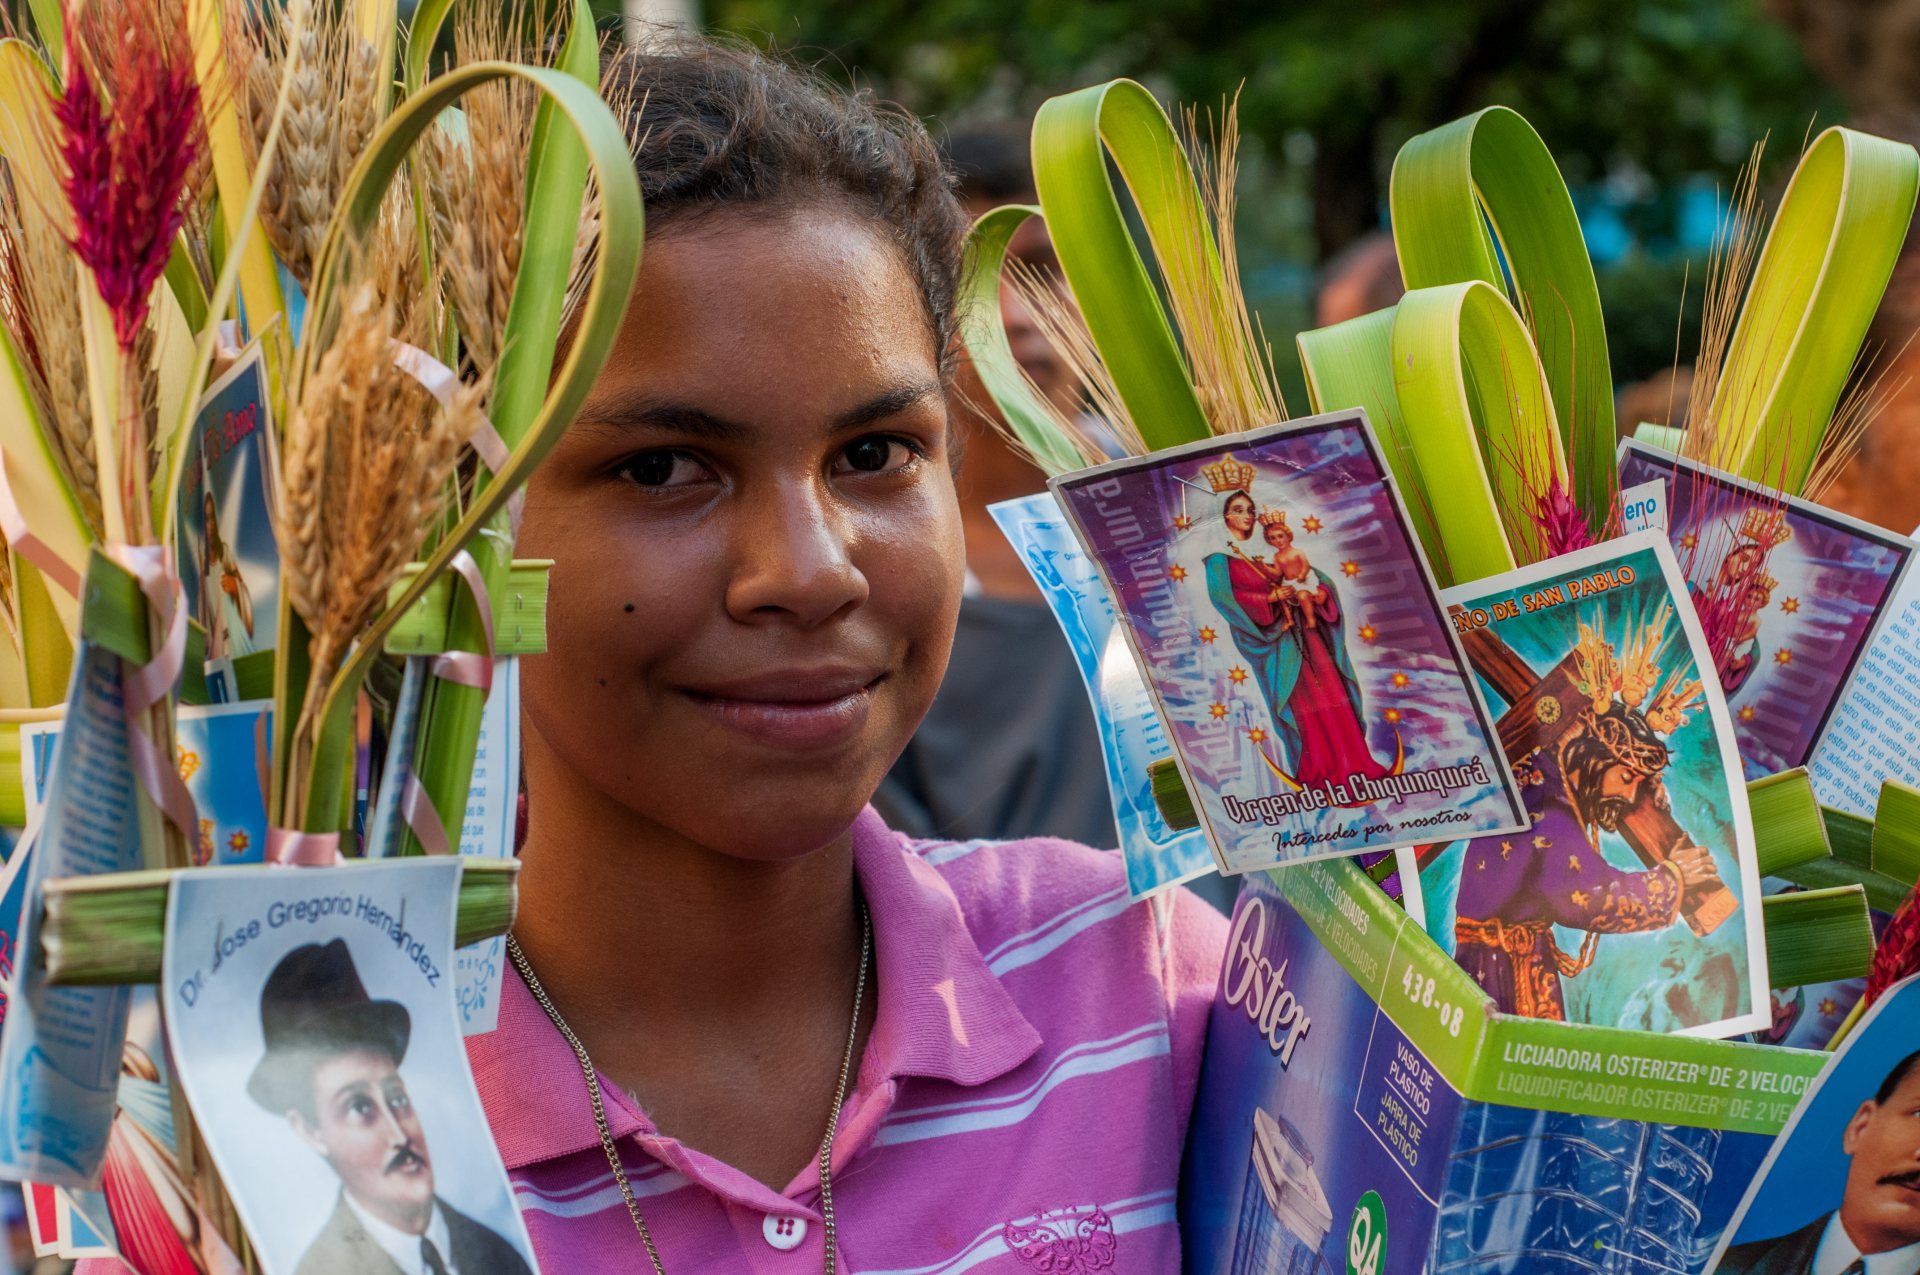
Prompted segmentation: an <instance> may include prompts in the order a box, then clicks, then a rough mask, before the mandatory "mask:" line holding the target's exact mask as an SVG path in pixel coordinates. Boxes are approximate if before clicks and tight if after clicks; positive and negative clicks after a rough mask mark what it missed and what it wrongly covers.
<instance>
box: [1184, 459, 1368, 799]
mask: <svg viewBox="0 0 1920 1275" xmlns="http://www.w3.org/2000/svg"><path fill="white" fill-rule="evenodd" d="M1250 468H1251V467H1243V469H1250ZM1245 477H1246V479H1247V482H1246V483H1245V484H1244V485H1239V486H1236V487H1234V488H1233V489H1231V490H1229V491H1228V492H1227V493H1226V503H1225V504H1224V505H1223V506H1222V507H1221V520H1222V522H1223V523H1224V524H1225V527H1226V541H1225V544H1224V545H1223V547H1222V548H1221V549H1220V551H1219V552H1216V553H1211V554H1208V555H1207V557H1206V559H1205V566H1206V576H1207V596H1208V597H1209V598H1210V599H1211V600H1212V602H1213V606H1214V609H1215V610H1217V611H1219V613H1220V615H1221V616H1222V618H1224V619H1225V620H1226V622H1227V630H1228V632H1229V633H1231V634H1232V636H1233V644H1234V646H1235V647H1236V648H1238V649H1239V651H1240V654H1241V655H1242V656H1243V657H1245V659H1246V661H1247V666H1248V672H1249V674H1250V676H1251V679H1252V681H1253V682H1255V683H1256V684H1257V685H1258V686H1259V687H1260V693H1261V695H1262V697H1264V698H1265V700H1266V702H1267V710H1268V712H1269V714H1270V715H1271V716H1272V718H1273V724H1274V728H1275V734H1276V738H1277V739H1278V741H1279V743H1280V745H1281V748H1282V750H1283V757H1284V761H1282V762H1281V763H1280V765H1281V768H1282V769H1283V770H1285V771H1287V772H1288V773H1289V774H1290V776H1291V777H1292V779H1293V780H1294V781H1295V782H1296V783H1298V784H1300V785H1301V786H1303V787H1305V786H1311V785H1318V784H1323V783H1325V782H1327V781H1329V780H1336V781H1340V782H1345V781H1346V780H1347V779H1348V778H1349V777H1351V776H1353V775H1366V776H1367V777H1368V778H1371V779H1380V778H1383V777H1385V776H1386V775H1388V774H1391V773H1392V770H1391V768H1390V767H1388V766H1385V765H1382V764H1381V763H1380V762H1379V761H1378V760H1377V759H1376V758H1375V757H1374V755H1373V751H1372V749H1371V748H1370V747H1369V745H1368V743H1367V732H1366V726H1365V720H1366V719H1365V717H1364V714H1363V709H1362V706H1361V698H1360V683H1359V681H1358V679H1357V678H1356V677H1355V676H1354V671H1353V664H1352V661H1351V660H1349V659H1348V657H1347V646H1346V633H1345V623H1346V616H1345V612H1344V610H1343V608H1342V607H1341V604H1340V595H1339V592H1338V590H1337V589H1335V587H1334V583H1333V579H1332V577H1330V576H1329V575H1328V574H1327V573H1326V572H1324V571H1322V570H1320V569H1319V568H1318V567H1314V566H1312V565H1310V564H1309V563H1308V562H1307V560H1306V556H1305V555H1304V554H1303V553H1301V551H1300V550H1298V549H1295V548H1294V547H1293V533H1292V531H1291V530H1290V529H1289V528H1288V527H1287V525H1286V520H1285V515H1284V514H1274V515H1272V516H1270V517H1261V516H1257V512H1256V506H1255V504H1254V500H1253V497H1252V496H1251V495H1250V494H1249V487H1250V485H1251V474H1250V473H1248V474H1246V475H1245ZM1256 523H1259V524H1261V525H1262V537H1261V539H1259V540H1256V539H1255V538H1254V528H1255V525H1256Z"/></svg>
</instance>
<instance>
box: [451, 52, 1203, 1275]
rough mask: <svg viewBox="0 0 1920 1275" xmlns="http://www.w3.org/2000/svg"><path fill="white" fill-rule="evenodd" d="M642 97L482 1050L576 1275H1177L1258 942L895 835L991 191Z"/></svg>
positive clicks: (761, 116) (843, 107) (686, 102)
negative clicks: (641, 235) (1195, 1179)
mask: <svg viewBox="0 0 1920 1275" xmlns="http://www.w3.org/2000/svg"><path fill="white" fill-rule="evenodd" d="M610 75H611V76H617V77H625V80H626V83H624V84H621V85H620V86H619V87H620V88H622V90H623V93H622V94H620V95H616V96H618V97H620V98H623V99H624V100H629V101H633V102H637V103H640V105H639V106H638V107H637V108H636V112H635V114H636V118H634V119H632V120H630V121H629V125H630V128H629V135H630V136H632V137H633V138H636V139H638V140H637V141H636V142H635V155H634V161H635V163H636V165H637V166H638V169H639V173H640V178H641V182H642V185H643V188H644V190H645V194H646V199H647V248H646V257H645V263H644V265H643V267H642V270H641V276H640V283H639V287H638V290H637V292H636V294H635V298H634V302H633V307H632V310H631V312H630V314H629V316H628V318H627V321H626V326H625V328H624V330H623V332H622V333H621V337H620V341H619V344H618V347H617V348H616V350H615V352H614V355H613V357H612V359H611V360H610V361H609V363H608V365H607V368H606V371H605V372H604V373H603V375H602V376H601V379H600V381H599V383H598V385H597V386H596V388H595V390H594V392H593V394H592V396H591V398H590V399H589V401H588V403H587V404H586V406H585V408H584V409H583V410H582V412H581V414H580V417H579V420H578V422H577V423H576V424H575V425H574V426H573V427H572V429H571V430H570V431H569V433H568V434H567V436H566V438H565V440H564V441H563V442H562V443H561V444H560V445H559V446H558V447H557V448H556V449H555V450H554V452H553V454H552V456H551V458H550V459H549V460H547V461H546V463H545V464H544V466H543V467H542V468H541V470H540V471H539V472H538V474H537V475H536V476H535V478H534V480H533V482H532V484H531V485H530V487H529V489H528V496H527V505H526V515H525V523H524V530H523V533H522V537H521V541H520V547H519V552H520V553H521V554H523V555H525V556H529V557H541V558H551V559H553V561H554V567H553V574H552V593H551V604H550V607H551V609H550V611H549V613H548V637H549V643H548V651H547V653H546V654H545V655H543V656H540V657H538V658H533V659H528V660H527V662H526V664H525V666H524V670H523V697H524V698H523V714H524V737H525V772H526V784H527V801H528V830H527V837H526V842H525V846H524V850H523V854H522V858H523V860H524V864H525V869H524V872H523V873H522V877H521V896H520V910H519V915H518V919H517V921H516V923H515V926H514V934H513V945H512V948H511V952H512V955H513V958H514V963H515V968H516V971H517V972H516V973H510V974H509V975H508V979H507V985H506V988H505V991H504V998H503V1005H502V1008H501V1012H500V1025H499V1028H498V1030H496V1031H494V1032H493V1033H491V1034H489V1035H485V1036H480V1037H476V1038H474V1039H472V1040H471V1041H470V1042H469V1051H470V1055H471V1058H472V1062H473V1067H474V1072H475V1075H476V1077H477V1078H478V1082H479V1086H480V1093H481V1096H482V1098H483V1100H484V1102H485V1104H486V1107H487V1111H488V1115H489V1118H490V1120H491V1123H492V1126H493V1132H494V1136H495V1139H496V1141H497V1143H498V1145H499V1148H500V1152H501V1154H502V1156H503V1157H504V1158H505V1161H506V1164H507V1168H508V1170H509V1171H510V1172H511V1174H512V1176H513V1178H514V1181H515V1184H516V1188H517V1193H518V1199H519V1204H520V1207H521V1209H522V1212H523V1214H524V1216H525V1218H526V1221H527V1224H528V1227H529V1229H530V1230H531V1231H532V1234H533V1239H534V1244H535V1247H536V1249H537V1251H538V1255H539V1258H540V1261H541V1263H542V1265H543V1266H544V1268H545V1269H546V1270H548V1271H564V1272H567V1273H568V1275H587V1273H589V1272H596V1271H607V1272H615V1271H619V1272H630V1271H636V1270H637V1271H667V1272H671V1273H672V1275H689V1273H693V1272H727V1273H733V1272H741V1271H768V1272H788V1271H791V1272H806V1271H820V1270H826V1271H833V1270H836V1269H837V1270H841V1271H860V1272H874V1273H877V1272H882V1271H894V1272H906V1271H913V1272H920V1273H922V1275H934V1273H935V1272H954V1273H957V1272H960V1271H977V1272H982V1273H984V1275H992V1273H994V1272H1004V1273H1006V1275H1015V1273H1016V1272H1022V1271H1041V1270H1045V1271H1055V1272H1069V1271H1095V1270H1101V1271H1105V1270H1113V1271H1119V1272H1169V1271H1175V1270H1177V1269H1178V1268H1179V1264H1180V1245H1179V1236H1178V1231H1177V1227H1176V1224H1175V1218H1174V1205H1175V1193H1176V1188H1177V1185H1178V1176H1179V1172H1178V1171H1179V1162H1180V1155H1181V1149H1182V1143H1183V1141H1184V1139H1185V1135H1186V1127H1187V1119H1188V1114H1189V1111H1190V1109H1191V1106H1192V1103H1193V1096H1194V1089H1195V1083H1196V1077H1197V1074H1198V1070H1199V1065H1200V1050H1201V1042H1202V1036H1203V1033H1204V1026H1205V1019H1206V1012H1207V1006H1208V1004H1209V1002H1210V1000H1211V997H1212V994H1213V989H1214V984H1215V980H1216V976H1217V973H1218V969H1219V964H1220V960H1221V954H1222V947H1223V945H1224V931H1225V922H1224V920H1223V918H1221V917H1220V916H1219V915H1218V914H1217V913H1215V912H1213V911H1212V910H1211V909H1210V908H1208V907H1207V906H1206V905H1204V904H1202V903H1199V902H1198V901H1197V900H1195V899H1194V898H1193V897H1192V896H1190V895H1187V894H1185V893H1180V894H1178V895H1175V896H1172V897H1169V898H1165V899H1162V900H1160V901H1158V902H1157V903H1155V904H1153V905H1140V906H1129V905H1128V901H1127V891H1126V885H1125V881H1124V878H1123V873H1122V867H1121V863H1120V860H1119V859H1118V857H1117V856H1114V855H1105V854H1100V853H1097V852H1094V851H1090V850H1086V849H1083V848H1081V847H1077V846H1072V845H1068V844H1064V843H1058V842H1048V841H1030V842H1024V843H1012V844H982V843H966V844H926V843H912V842H908V841H906V840H904V839H903V838H901V837H899V836H898V835H896V834H894V833H892V832H890V831H889V830H888V829H887V828H886V827H885V825H884V824H883V823H882V822H881V821H880V819H879V818H878V817H877V816H875V815H874V814H873V813H872V812H871V811H870V810H867V809H866V804H867V800H868V798H869V796H871V794H872V793H873V791H874V789H875V787H876V786H877V785H878V784H879V782H880V779H881V776H882V775H883V774H884V773H885V772H886V770H887V768H888V766H889V765H890V764H891V763H892V761H893V759H894V757H895V756H896V755H897V754H898V753H899V752H900V750H901V748H902V747H903V745H904V744H905V743H906V741H907V739H908V737H909V735H910V734H911V733H912V731H913V729H914V727H915V725H916V724H917V723H918V722H919V720H920V718H921V715H922V714H923V713H924V712H925V710H926V708H927V706H928V704H929V703H930V702H931V700H932V698H933V694H934V690H935V688H936V687H937V686H938V684H939V682H940V677H941V673H942V670H943V669H944V667H945V665H946V660H947V653H948V647H949V643H950V641H951V639H952V635H953V628H954V618H955V615H956V612H957V609H958V606H959V602H960V593H961V585H962V573H963V555H962V548H961V531H960V521H959V515H958V511H957V508H956V504H955V497H954V485H953V469H954V465H955V464H956V462H957V458H956V457H955V456H954V455H953V454H952V452H951V450H950V433H949V422H948V419H947V413H946V408H945V399H944V396H943V388H944V386H945V383H946V380H947V377H948V376H949V374H950V372H951V365H952V360H953V356H954V351H955V339H956V338H955V321H956V320H955V312H954V308H955V290H956V286H957V282H958V279H957V276H958V271H959V264H960V246H961V242H962V239H963V236H964V234H965V230H966V225H965V221H964V219H963V217H962V214H961V211H960V208H959V206H958V204H957V203H956V201H955V199H954V197H953V194H952V193H951V190H950V185H949V180H948V176H947V174H946V173H945V172H944V171H943V169H942V166H941V163H940V160H939V158H938V156H937V154H936V151H935V149H934V147H933V145H932V143H931V142H930V140H929V139H928V137H927V135H926V134H925V132H924V131H923V130H922V129H921V127H920V126H919V125H918V124H917V123H916V122H914V121H913V120H911V119H910V118H908V117H906V116H904V115H902V114H899V113H897V112H894V111H891V110H887V109H883V108H881V107H878V106H876V105H875V104H873V103H872V102H870V101H868V100H866V99H865V98H864V97H859V96H845V95H841V94H838V93H836V92H834V91H832V90H829V89H827V88H825V87H823V86H821V85H820V84H818V83H816V82H815V81H813V80H812V79H810V78H808V77H807V76H805V75H803V74H802V73H799V72H797V71H795V70H793V69H791V68H788V67H785V66H782V65H778V64H775V63H773V62H770V61H768V60H765V59H763V58H761V57H759V56H757V55H754V54H751V53H748V52H744V51H738V50H734V49H727V48H718V47H714V46H711V45H708V44H704V43H699V42H692V41H682V42H680V43H678V44H676V45H672V46H668V47H664V48H654V49H652V50H651V51H648V52H645V53H641V54H639V55H635V56H629V57H627V58H625V59H623V60H621V61H620V62H619V63H618V64H617V65H616V66H615V67H614V68H613V69H612V70H611V71H610ZM985 795H986V794H982V796H983V797H984V796H985ZM459 1275H482V1273H480V1272H469V1271H462V1272H460V1273H459Z"/></svg>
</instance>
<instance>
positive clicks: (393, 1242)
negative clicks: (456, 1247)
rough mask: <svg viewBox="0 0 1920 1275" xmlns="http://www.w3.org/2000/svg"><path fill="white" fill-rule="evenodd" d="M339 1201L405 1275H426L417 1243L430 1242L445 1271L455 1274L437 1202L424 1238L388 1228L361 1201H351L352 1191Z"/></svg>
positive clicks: (342, 1194) (343, 1193) (450, 1242)
mask: <svg viewBox="0 0 1920 1275" xmlns="http://www.w3.org/2000/svg"><path fill="white" fill-rule="evenodd" d="M340 1198H341V1199H342V1200H345V1201H346V1203H347V1208H348V1209H350V1210H351V1211H352V1212H353V1216H354V1219H355V1220H356V1221H358V1222H359V1223H360V1229H362V1230H363V1231H365V1232H366V1233H367V1235H368V1236H369V1237H371V1238H372V1240H373V1242H374V1243H375V1244H378V1245H379V1246H380V1251H381V1252H383V1253H385V1254H386V1255H387V1256H388V1257H391V1258H392V1259H393V1264H394V1265H395V1266H398V1267H399V1268H400V1269H401V1270H402V1271H405V1272H406V1275H426V1265H427V1264H426V1262H425V1261H423V1260H422V1259H421V1256H420V1241H421V1240H422V1239H428V1240H432V1241H433V1247H434V1251H435V1252H437V1253H439V1254H440V1261H441V1263H442V1264H443V1265H445V1266H446V1268H447V1270H448V1271H454V1265H453V1240H452V1237H451V1236H450V1235H449V1234H448V1230H447V1215H446V1213H445V1212H444V1211H442V1209H441V1208H440V1201H439V1200H435V1201H434V1202H433V1216H432V1217H431V1218H429V1219H428V1221H427V1230H426V1234H425V1235H409V1234H408V1233H407V1232H405V1231H402V1230H400V1229H398V1228H397V1227H393V1226H389V1225H388V1224H387V1223H385V1222H383V1221H381V1220H380V1219H379V1218H377V1217H375V1216H374V1215H373V1214H371V1213H369V1212H368V1211H367V1210H365V1209H363V1208H361V1207H360V1201H358V1200H356V1199H354V1198H353V1193H352V1192H351V1191H346V1190H343V1191H341V1192H340ZM455 1275H457V1272H456V1273H455Z"/></svg>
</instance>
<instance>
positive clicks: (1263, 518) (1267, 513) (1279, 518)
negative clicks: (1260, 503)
mask: <svg viewBox="0 0 1920 1275" xmlns="http://www.w3.org/2000/svg"><path fill="white" fill-rule="evenodd" d="M1260 525H1261V526H1262V527H1274V526H1279V527H1286V526H1287V511H1286V510H1284V509H1262V510H1261V511H1260ZM1287 530H1289V531H1291V530H1293V528H1291V527H1287Z"/></svg>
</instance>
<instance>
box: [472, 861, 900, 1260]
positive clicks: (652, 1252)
mask: <svg viewBox="0 0 1920 1275" xmlns="http://www.w3.org/2000/svg"><path fill="white" fill-rule="evenodd" d="M507 956H508V957H509V958H511V959H512V961H513V967H514V968H515V969H517V970H519V971H520V977H521V978H522V979H524V980H526V984H527V990H528V991H530V992H532V993H533V999H535V1000H536V1001H539V1002H540V1008H541V1009H544V1010H545V1011H547V1017H548V1018H550V1019H552V1020H553V1025H554V1026H555V1027H556V1028H558V1029H559V1032H560V1034H561V1035H562V1036H564V1037H565V1038H566V1041H567V1044H568V1046H569V1047H571V1048H572V1050H573V1056H574V1059H575V1060H576V1061H577V1062H579V1064H580V1075H581V1076H582V1077H583V1078H584V1079H585V1080H586V1082H587V1101H588V1102H590V1103H592V1104H593V1125H594V1128H596V1129H598V1130H599V1131H600V1149H601V1150H602V1151H604V1152H606V1156H607V1167H608V1168H610V1169H612V1170H613V1181H614V1184H615V1185H616V1186H618V1187H619V1188H620V1198H621V1199H622V1200H624V1201H625V1202H626V1205H627V1216H628V1217H630V1218H632V1219H633V1227H634V1229H635V1230H636V1231H638V1232H640V1242H641V1243H642V1244H644V1245H645V1246H646V1249H647V1259H648V1260H649V1261H651V1262H652V1263H653V1271H654V1275H667V1270H666V1267H665V1266H663V1265H661V1263H660V1250H659V1249H658V1248H656V1247H654V1243H653V1232H652V1231H649V1230H648V1229H647V1220H646V1219H645V1218H644V1217H642V1216H640V1202H639V1201H638V1200H637V1199H635V1198H634V1195H633V1185H632V1183H630V1182H628V1181H627V1169H626V1166H625V1165H623V1164H621V1163H620V1149H619V1148H618V1147H617V1146H615V1145H614V1141H613V1129H612V1128H611V1126H609V1125H608V1123H607V1106H606V1103H605V1102H604V1101H603V1100H602V1098H601V1095H600V1077H599V1073H598V1072H596V1071H595V1070H594V1066H593V1059H591V1058H589V1057H587V1047H586V1046H585V1045H583V1044H581V1043H580V1038H579V1037H578V1036H576V1035H574V1034H573V1028H571V1027H569V1026H567V1020H566V1019H564V1018H562V1017H560V1011H559V1010H558V1009H556V1008H554V1004H553V1001H552V999H551V998H549V997H548V995H547V989H546V988H544V987H542V986H541V985H540V979H539V977H538V976H537V975H536V974H534V972H533V966H532V965H530V964H528V963H527V954H526V953H525V952H522V951H521V950H520V944H519V943H518V942H517V941H515V939H514V937H513V935H511V934H509V935H507ZM872 959H873V917H872V916H871V915H870V914H869V913H868V912H867V901H866V900H865V899H864V898H863V899H861V900H860V977H859V979H858V981H856V982H855V983H854V988H853V1021H852V1023H850V1024H849V1025H848V1027H847V1048H846V1052H845V1053H843V1054H842V1055H841V1056H840V1079H839V1082H838V1083H837V1084H835V1085H834V1088H833V1109H832V1110H831V1111H829V1112H828V1113H827V1133H826V1136H825V1137H824V1138H822V1139H821V1140H820V1216H821V1221H822V1223H823V1225H822V1228H821V1229H822V1230H823V1231H824V1232H825V1238H826V1243H827V1261H826V1275H834V1272H835V1260H836V1259H835V1257H834V1242H833V1131H834V1129H835V1128H836V1127H837V1126H838V1125H839V1123H840V1108H841V1106H842V1105H843V1104H844V1103H845V1102H846V1100H847V1084H848V1082H849V1081H850V1080H851V1079H852V1076H853V1047H854V1043H855V1042H856V1041H857V1040H858V1039H859V1038H860V1004H861V1002H862V1001H864V1000H865V999H866V995H867V967H868V965H869V964H870V963H871V961H872Z"/></svg>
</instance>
